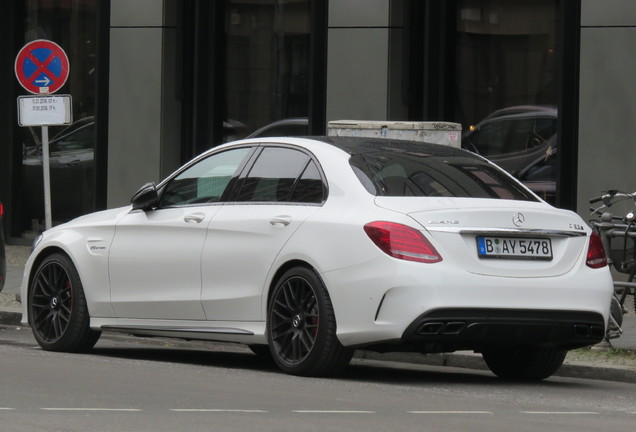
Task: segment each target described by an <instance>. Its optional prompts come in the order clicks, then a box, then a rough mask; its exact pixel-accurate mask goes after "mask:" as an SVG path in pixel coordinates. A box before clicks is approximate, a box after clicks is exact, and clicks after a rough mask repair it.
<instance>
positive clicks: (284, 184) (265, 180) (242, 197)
mask: <svg viewBox="0 0 636 432" xmlns="http://www.w3.org/2000/svg"><path fill="white" fill-rule="evenodd" d="M323 199H324V186H323V181H322V178H321V176H320V171H319V170H318V167H317V166H316V164H315V163H314V162H313V161H312V160H311V158H310V157H309V155H308V154H306V153H304V152H301V151H299V150H294V149H290V148H283V147H266V148H264V149H263V151H262V152H261V154H260V155H259V156H258V159H257V160H256V162H255V163H254V165H253V166H252V168H251V169H250V171H249V173H248V174H247V176H246V177H245V179H244V180H243V182H242V185H241V187H240V190H239V192H238V194H237V196H236V199H235V200H236V201H254V202H303V203H320V202H322V201H323Z"/></svg>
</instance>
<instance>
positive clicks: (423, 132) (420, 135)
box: [327, 120, 462, 148]
mask: <svg viewBox="0 0 636 432" xmlns="http://www.w3.org/2000/svg"><path fill="white" fill-rule="evenodd" d="M327 135H328V136H351V137H356V136H357V137H369V138H393V139H403V140H410V141H421V142H429V143H434V144H444V145H449V146H451V147H457V148H460V147H461V138H462V125H461V124H459V123H451V122H441V121H440V122H408V121H381V120H380V121H368V120H333V121H330V122H329V123H328V125H327Z"/></svg>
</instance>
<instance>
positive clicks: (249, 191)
mask: <svg viewBox="0 0 636 432" xmlns="http://www.w3.org/2000/svg"><path fill="white" fill-rule="evenodd" d="M325 197H326V183H325V182H324V181H323V176H322V174H321V171H320V170H319V166H318V164H317V162H316V161H315V160H313V158H312V157H311V156H310V155H309V154H308V153H305V152H303V151H300V150H298V149H292V148H285V147H265V148H263V149H262V151H261V152H260V154H259V155H258V158H257V159H256V161H255V163H254V165H253V166H252V167H251V169H250V170H249V173H248V174H247V175H246V176H244V178H242V179H241V180H240V181H239V184H238V187H237V191H236V194H235V195H234V196H233V198H232V199H231V200H230V201H229V202H228V203H226V204H225V205H224V206H223V207H222V208H220V209H219V211H218V212H217V214H216V215H215V217H214V219H213V220H212V222H211V223H210V225H209V228H208V236H207V238H206V241H205V245H204V247H203V255H202V263H203V264H202V269H201V272H202V277H203V288H202V291H201V302H202V304H203V309H204V311H205V315H206V317H207V319H208V320H214V321H258V320H261V319H262V316H261V305H262V295H263V290H264V282H265V279H266V277H267V274H268V272H269V271H270V269H271V267H272V264H273V262H274V260H275V258H276V256H277V255H278V253H279V251H280V250H281V248H282V247H283V246H284V245H285V243H286V242H287V240H288V239H289V238H290V237H291V236H292V235H293V233H294V232H295V231H296V230H297V229H298V227H299V226H300V225H301V224H302V223H303V222H304V221H305V220H306V219H307V218H308V217H309V216H310V215H311V214H313V213H314V212H316V211H317V210H318V209H319V208H320V206H321V205H322V203H323V201H324V199H325Z"/></svg>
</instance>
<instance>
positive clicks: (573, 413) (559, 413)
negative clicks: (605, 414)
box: [521, 411, 599, 415]
mask: <svg viewBox="0 0 636 432" xmlns="http://www.w3.org/2000/svg"><path fill="white" fill-rule="evenodd" d="M521 412H522V413H523V414H539V415H552V414H553V415H596V414H599V413H598V412H594V411H521Z"/></svg>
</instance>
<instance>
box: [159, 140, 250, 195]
mask: <svg viewBox="0 0 636 432" xmlns="http://www.w3.org/2000/svg"><path fill="white" fill-rule="evenodd" d="M251 150H252V149H251V148H250V147H243V148H238V149H233V150H227V151H224V152H221V153H216V154H213V155H211V156H209V157H207V158H205V159H203V160H201V161H199V162H197V163H196V164H194V165H192V166H191V167H189V168H187V169H186V170H185V171H183V172H182V173H180V174H179V175H177V176H176V177H175V178H173V179H172V180H170V182H169V183H168V184H167V185H166V188H165V190H164V192H163V195H162V197H161V203H160V206H162V207H165V206H176V205H188V204H201V203H214V202H218V201H219V200H220V199H221V197H222V196H223V193H224V192H225V189H226V188H227V186H228V184H229V183H230V180H231V179H232V178H233V177H234V176H235V175H236V174H237V173H238V170H239V168H240V167H241V165H242V163H243V161H244V160H245V158H246V157H247V155H248V154H249V153H250V152H251Z"/></svg>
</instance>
